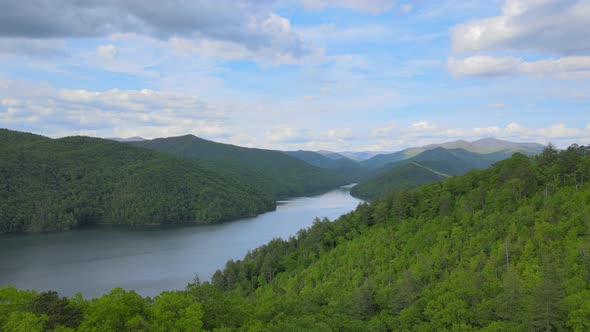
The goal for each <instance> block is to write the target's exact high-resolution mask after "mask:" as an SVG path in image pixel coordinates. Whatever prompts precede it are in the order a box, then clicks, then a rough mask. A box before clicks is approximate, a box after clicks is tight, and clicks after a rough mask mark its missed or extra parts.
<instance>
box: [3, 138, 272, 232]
mask: <svg viewBox="0 0 590 332" xmlns="http://www.w3.org/2000/svg"><path fill="white" fill-rule="evenodd" d="M0 156H2V158H0V180H1V182H0V233H3V232H21V231H43V230H54V229H67V228H69V227H73V226H79V225H87V224H168V223H212V222H219V221H225V220H230V219H236V218H240V217H245V216H253V215H256V214H258V213H261V212H264V211H268V210H272V209H273V208H274V207H275V203H274V200H273V197H271V196H269V195H267V194H265V193H264V192H262V191H260V190H259V189H258V188H256V187H255V186H251V185H250V184H249V183H246V182H244V181H241V180H240V179H237V178H230V177H226V176H222V175H220V174H218V173H216V172H214V171H212V170H210V169H204V168H203V167H200V166H199V165H197V164H196V163H193V162H189V161H185V160H181V159H178V158H176V157H173V156H170V155H167V154H164V153H160V152H156V151H150V150H147V149H142V148H138V147H134V146H131V145H129V144H126V143H119V142H114V141H110V140H104V139H99V138H90V137H83V136H76V137H66V138H61V139H50V138H47V137H43V136H39V135H33V134H28V133H22V132H16V131H10V130H6V129H0Z"/></svg>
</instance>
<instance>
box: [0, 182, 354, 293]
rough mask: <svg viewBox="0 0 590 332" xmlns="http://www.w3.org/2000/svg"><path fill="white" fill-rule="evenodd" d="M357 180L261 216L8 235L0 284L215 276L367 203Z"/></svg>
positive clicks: (134, 285) (69, 285)
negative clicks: (352, 189) (354, 186)
mask: <svg viewBox="0 0 590 332" xmlns="http://www.w3.org/2000/svg"><path fill="white" fill-rule="evenodd" d="M348 190H349V186H346V187H343V188H341V189H337V190H333V191H330V192H328V193H325V194H322V195H319V196H315V197H301V198H295V199H292V200H288V201H282V202H280V204H277V210H276V211H272V212H268V213H265V214H261V215H259V216H257V217H254V218H246V219H241V220H237V221H232V222H227V223H223V224H217V225H205V226H193V227H186V226H185V227H170V226H168V227H157V226H146V227H134V228H129V227H92V228H85V229H77V230H72V231H67V232H57V233H44V234H24V235H23V234H19V235H2V236H0V287H1V286H3V285H5V284H11V285H13V286H16V287H18V288H22V289H36V290H38V291H43V290H50V289H51V290H57V291H58V292H60V294H61V295H64V296H71V295H73V294H75V293H76V292H82V293H83V295H84V296H86V297H94V296H98V295H101V294H103V293H106V292H108V291H109V290H110V289H112V288H114V287H117V286H121V287H123V288H126V289H134V290H136V291H137V292H138V293H140V294H142V295H144V296H148V295H149V296H153V295H156V294H158V293H159V292H161V291H163V290H171V289H182V288H184V286H185V285H186V284H187V283H188V282H190V281H192V280H193V278H194V277H195V275H196V274H198V275H199V277H200V279H201V280H209V279H210V278H211V276H212V275H213V273H214V272H215V271H216V270H217V269H220V268H223V266H224V265H225V262H226V261H227V260H229V259H241V258H242V257H243V256H244V255H245V254H246V253H247V252H248V250H251V249H254V248H256V247H258V246H260V245H262V244H265V243H267V242H268V241H270V240H271V239H273V238H276V237H281V238H288V237H289V236H292V235H295V234H296V233H297V231H298V230H299V229H301V228H304V227H308V226H310V225H311V224H312V223H313V220H314V218H315V217H319V218H323V217H328V218H330V219H334V218H336V217H338V216H340V215H341V214H343V213H346V212H348V211H350V210H352V209H354V208H355V207H356V206H357V205H358V204H359V203H360V201H359V200H358V199H356V198H354V197H352V196H350V194H349V192H348Z"/></svg>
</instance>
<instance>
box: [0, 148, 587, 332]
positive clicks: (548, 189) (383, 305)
mask: <svg viewBox="0 0 590 332" xmlns="http://www.w3.org/2000/svg"><path fill="white" fill-rule="evenodd" d="M588 178H590V147H587V146H578V145H572V146H570V147H569V148H567V149H565V150H563V151H558V150H556V149H554V148H553V147H552V146H551V145H549V146H548V147H546V148H545V149H544V151H543V152H542V153H541V154H540V155H539V156H537V157H528V156H525V155H522V154H515V155H514V156H513V157H511V158H510V159H507V160H504V161H500V162H497V163H495V164H494V165H493V166H492V167H490V168H489V169H486V170H480V171H470V172H468V173H467V174H465V175H463V176H456V177H452V178H448V179H446V180H444V181H442V182H436V183H431V184H427V185H424V186H422V187H419V188H417V189H414V190H404V191H398V192H392V193H389V194H387V195H386V196H382V197H380V198H378V199H375V200H374V201H373V202H372V203H370V204H366V203H364V204H361V205H359V206H358V208H357V209H356V210H355V211H353V212H350V213H348V214H345V215H343V216H341V217H340V218H338V219H336V220H334V221H330V220H316V222H315V223H314V225H313V226H312V227H311V228H309V229H304V230H301V231H299V233H298V234H297V236H296V237H291V238H290V239H288V240H280V239H276V240H273V241H271V242H270V243H268V244H267V245H264V246H262V247H259V248H257V249H256V250H253V251H252V252H250V253H248V254H247V255H246V256H245V257H244V258H243V259H242V260H238V261H229V262H227V264H226V267H225V268H224V269H223V271H218V272H217V273H216V274H215V275H214V276H213V278H212V280H211V282H200V281H199V280H198V278H195V280H194V281H193V282H192V283H190V284H188V285H187V287H186V289H185V290H183V291H175V292H163V293H161V294H160V295H158V296H156V297H154V298H148V297H141V296H140V295H138V294H136V293H135V292H133V291H131V290H129V291H127V290H123V289H114V290H112V291H111V292H110V293H109V294H105V295H103V296H102V297H100V298H96V299H90V300H88V299H83V298H81V297H80V296H76V297H73V298H63V297H60V296H59V295H58V294H56V293H55V292H44V293H35V292H33V291H25V290H17V289H14V288H12V287H10V286H6V287H4V288H2V289H1V290H0V326H1V327H2V328H3V330H5V331H202V330H208V331H564V330H568V331H588V330H590V286H589V283H590V234H589V230H590V186H589V185H588V183H587V182H588Z"/></svg>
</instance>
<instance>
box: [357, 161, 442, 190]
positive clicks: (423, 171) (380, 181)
mask: <svg viewBox="0 0 590 332" xmlns="http://www.w3.org/2000/svg"><path fill="white" fill-rule="evenodd" d="M448 177H449V175H447V174H444V173H440V172H438V171H435V170H434V169H432V168H430V167H428V166H424V165H422V164H421V163H418V162H415V161H413V162H409V163H407V164H403V165H400V166H397V167H394V168H393V169H391V170H389V171H388V172H386V173H385V174H382V175H378V176H375V177H373V178H370V179H368V180H367V181H365V182H363V183H361V184H358V185H356V186H354V187H353V188H352V190H351V194H352V195H353V196H355V197H359V198H363V199H371V198H374V197H380V196H383V195H385V194H387V193H390V192H395V191H402V190H404V189H412V188H416V187H419V186H421V185H424V184H427V183H431V182H436V181H442V180H444V179H446V178H448Z"/></svg>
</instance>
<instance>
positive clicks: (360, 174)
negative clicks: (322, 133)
mask: <svg viewBox="0 0 590 332" xmlns="http://www.w3.org/2000/svg"><path fill="white" fill-rule="evenodd" d="M284 153H285V154H288V155H290V156H292V157H295V158H297V159H299V160H302V161H305V162H306V163H308V164H310V165H313V166H316V167H319V168H323V169H326V170H330V171H331V172H332V173H334V174H337V175H338V176H339V177H342V178H344V179H346V181H347V182H348V183H351V182H359V181H362V180H364V179H366V178H367V176H368V174H369V172H368V170H367V169H366V168H364V167H362V166H361V165H360V164H359V163H358V162H357V161H354V160H352V159H349V158H346V157H344V156H341V157H340V158H333V157H331V156H327V155H323V154H321V153H318V152H313V151H303V150H299V151H285V152H284Z"/></svg>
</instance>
